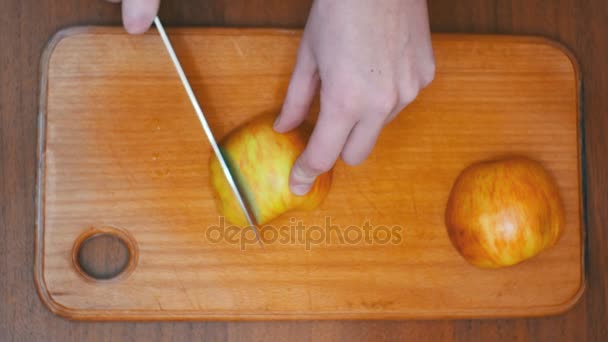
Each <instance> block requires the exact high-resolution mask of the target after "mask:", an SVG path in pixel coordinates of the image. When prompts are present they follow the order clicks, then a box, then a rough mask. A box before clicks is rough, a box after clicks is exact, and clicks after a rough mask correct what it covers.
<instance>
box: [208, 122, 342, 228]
mask: <svg viewBox="0 0 608 342" xmlns="http://www.w3.org/2000/svg"><path fill="white" fill-rule="evenodd" d="M274 119H275V117H274V115H261V116H258V117H256V118H254V119H253V120H251V121H249V122H247V123H245V124H244V125H242V126H241V127H239V128H237V129H236V130H235V131H233V132H231V133H230V134H229V135H228V136H227V137H226V138H225V139H223V140H222V141H221V142H220V143H219V145H220V150H221V151H222V155H223V156H224V159H225V160H226V162H227V164H228V167H229V169H230V171H231V173H232V175H233V177H234V178H235V181H236V183H237V185H238V186H239V188H240V190H241V192H242V194H243V196H244V199H245V201H246V202H247V203H248V205H249V207H250V209H251V212H252V214H253V216H254V219H255V221H256V222H254V223H256V224H258V225H263V224H267V223H268V222H270V221H272V220H273V219H275V218H277V217H279V216H281V215H283V214H284V213H286V212H288V211H292V210H296V209H297V210H313V209H315V208H317V207H318V206H319V205H320V204H321V202H322V201H323V199H324V198H325V197H326V195H327V193H328V192H329V189H330V186H331V177H332V171H331V170H330V171H328V172H326V173H324V174H322V175H320V176H319V177H317V180H316V181H315V183H314V185H313V186H312V188H311V189H310V191H309V192H308V193H307V194H306V195H304V196H297V195H294V194H292V192H291V191H290V189H289V174H290V172H291V168H292V166H293V164H294V162H295V161H296V159H297V158H298V156H299V155H300V154H301V153H302V151H304V148H305V147H306V142H307V141H308V138H309V137H310V134H311V132H312V129H311V127H310V126H309V125H307V124H302V125H300V126H299V127H298V128H296V129H294V130H292V131H290V132H287V133H278V132H276V131H275V130H274V129H273V127H272V125H273V122H274ZM210 176H211V183H212V188H213V189H214V192H215V195H216V199H217V205H218V210H219V212H220V215H222V216H224V217H225V218H226V220H227V221H228V222H230V223H231V224H234V225H238V226H247V225H248V223H247V219H246V217H245V215H244V214H243V212H242V209H241V208H240V206H239V204H238V202H237V200H236V198H235V196H234V193H233V192H232V189H231V188H230V185H229V184H228V181H227V180H226V178H225V176H224V173H223V172H222V169H221V167H220V163H219V161H218V160H217V158H216V157H215V155H212V156H211V159H210Z"/></svg>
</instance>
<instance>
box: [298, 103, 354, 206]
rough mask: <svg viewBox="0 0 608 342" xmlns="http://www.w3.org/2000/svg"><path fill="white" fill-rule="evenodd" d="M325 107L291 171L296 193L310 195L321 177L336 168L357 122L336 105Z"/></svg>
mask: <svg viewBox="0 0 608 342" xmlns="http://www.w3.org/2000/svg"><path fill="white" fill-rule="evenodd" d="M321 106H322V108H321V113H320V114H319V119H318V120H317V124H316V125H315V129H314V130H313V132H312V135H311V136H310V139H309V141H308V145H307V146H306V149H305V150H304V151H303V152H302V154H301V155H300V157H299V158H298V159H297V160H296V162H295V163H294V166H293V168H292V170H291V176H290V182H289V185H290V188H291V191H292V192H293V193H294V194H296V195H300V196H302V195H305V194H307V193H308V191H309V190H310V188H311V187H312V185H313V183H314V181H315V179H316V178H317V176H319V175H320V174H322V173H324V172H327V171H328V170H330V169H331V168H332V167H333V165H334V164H335V162H336V160H337V159H338V157H339V156H340V152H341V151H342V148H343V147H344V144H345V143H346V139H347V138H348V135H349V134H350V132H351V130H352V127H353V126H354V124H355V121H354V119H352V118H353V116H348V115H344V113H338V112H336V111H335V107H333V106H329V105H328V106H323V104H322V105H321Z"/></svg>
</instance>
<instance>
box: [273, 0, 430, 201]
mask: <svg viewBox="0 0 608 342" xmlns="http://www.w3.org/2000/svg"><path fill="white" fill-rule="evenodd" d="M434 74H435V63H434V56H433V49H432V45H431V36H430V29H429V23H428V12H427V5H426V0H349V1H334V0H315V2H314V3H313V6H312V9H311V13H310V15H309V18H308V23H307V24H306V28H305V29H304V33H303V36H302V40H301V42H300V47H299V50H298V58H297V62H296V65H295V68H294V71H293V75H292V78H291V81H290V84H289V88H288V91H287V96H286V98H285V102H284V104H283V108H282V110H281V114H280V115H279V117H278V118H277V121H276V122H275V125H274V128H275V130H277V131H279V132H285V131H289V130H291V129H292V128H294V127H296V126H298V125H299V124H300V123H301V122H302V121H303V120H304V119H305V117H306V115H307V113H308V111H309V109H310V105H311V102H312V100H313V97H314V95H315V93H316V91H317V87H318V85H319V84H320V86H321V89H320V96H321V110H320V113H319V118H318V120H317V124H316V126H315V128H314V130H313V133H312V135H311V137H310V140H309V142H308V145H307V147H306V149H305V150H304V151H303V152H302V154H301V155H300V156H299V158H298V159H297V160H296V162H295V164H294V166H293V168H292V171H291V176H290V188H291V191H292V192H293V193H295V194H297V195H304V194H306V193H307V192H308V191H309V190H310V187H311V186H312V184H313V183H314V180H315V179H316V177H317V176H318V175H320V174H321V173H324V172H326V171H328V170H329V169H331V168H332V167H333V165H334V164H335V162H336V160H337V159H338V157H340V156H341V157H342V160H343V161H344V162H345V163H347V164H349V165H356V164H359V163H361V162H362V161H364V160H365V159H366V158H367V156H368V155H369V153H370V152H371V151H372V149H373V147H374V145H375V143H376V140H377V138H378V135H379V134H380V131H381V130H382V128H383V127H384V126H385V125H386V124H387V123H388V122H389V121H390V120H391V119H393V118H394V117H395V116H396V115H397V114H398V113H399V112H400V111H401V110H402V109H403V108H405V106H406V105H408V104H409V103H410V102H412V101H413V100H414V99H415V98H416V96H417V95H418V92H419V91H420V90H421V89H422V88H424V87H426V86H427V85H428V84H429V83H430V82H431V81H432V79H433V77H434Z"/></svg>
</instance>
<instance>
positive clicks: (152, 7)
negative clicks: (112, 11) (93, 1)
mask: <svg viewBox="0 0 608 342" xmlns="http://www.w3.org/2000/svg"><path fill="white" fill-rule="evenodd" d="M107 1H109V2H114V3H118V2H122V22H123V25H124V27H125V29H126V30H127V32H129V33H131V34H141V33H144V32H146V31H147V30H148V29H149V28H150V26H152V22H153V21H154V17H156V14H157V13H158V6H159V5H160V0H107Z"/></svg>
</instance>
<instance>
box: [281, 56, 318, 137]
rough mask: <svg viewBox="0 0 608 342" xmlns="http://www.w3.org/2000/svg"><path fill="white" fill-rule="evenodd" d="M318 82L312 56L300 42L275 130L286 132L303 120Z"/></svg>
mask: <svg viewBox="0 0 608 342" xmlns="http://www.w3.org/2000/svg"><path fill="white" fill-rule="evenodd" d="M318 84H319V76H318V73H317V65H316V63H315V60H314V57H313V55H312V52H311V51H310V49H309V48H308V46H307V45H306V44H302V45H301V48H300V51H299V52H298V59H297V61H296V65H295V67H294V71H293V74H292V76H291V81H290V82H289V88H288V89H287V96H286V97H285V101H284V103H283V108H282V109H281V113H280V114H279V116H278V117H277V120H276V121H275V123H274V129H275V130H276V131H277V132H280V133H284V132H287V131H289V130H291V129H293V128H295V127H296V126H298V125H299V124H300V123H302V121H304V119H305V118H306V114H307V113H308V111H309V109H310V105H311V103H312V100H313V98H314V95H315V92H316V91H317V86H318Z"/></svg>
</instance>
